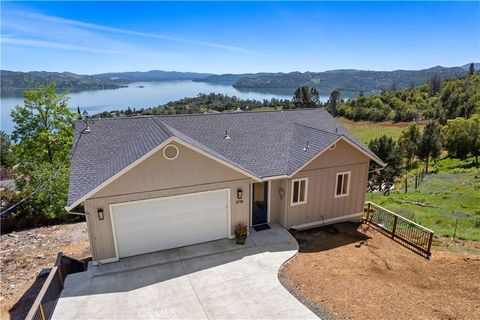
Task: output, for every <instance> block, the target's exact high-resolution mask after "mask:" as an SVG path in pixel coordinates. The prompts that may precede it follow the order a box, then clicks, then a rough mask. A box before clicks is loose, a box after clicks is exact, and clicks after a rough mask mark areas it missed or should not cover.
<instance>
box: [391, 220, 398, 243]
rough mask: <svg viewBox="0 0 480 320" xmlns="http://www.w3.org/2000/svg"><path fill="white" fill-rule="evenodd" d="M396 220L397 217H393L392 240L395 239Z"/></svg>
mask: <svg viewBox="0 0 480 320" xmlns="http://www.w3.org/2000/svg"><path fill="white" fill-rule="evenodd" d="M397 220H398V217H397V216H394V217H393V228H392V239H393V238H395V231H397Z"/></svg>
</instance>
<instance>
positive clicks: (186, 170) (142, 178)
mask: <svg viewBox="0 0 480 320" xmlns="http://www.w3.org/2000/svg"><path fill="white" fill-rule="evenodd" d="M171 144H173V145H175V146H176V147H177V148H178V151H179V152H178V156H177V157H176V158H175V159H174V160H168V159H166V158H165V157H164V155H163V150H164V148H162V149H160V150H158V151H157V152H155V153H154V154H153V155H151V156H150V157H148V158H147V159H145V160H144V161H142V162H141V163H139V164H138V165H136V166H135V167H134V168H132V169H130V170H129V171H127V172H125V173H124V174H123V175H122V176H120V177H119V178H117V179H116V180H114V181H113V182H112V183H110V184H108V185H107V186H105V187H104V188H103V189H101V190H99V191H98V192H96V193H95V194H93V195H92V196H91V198H99V197H107V196H116V195H122V194H129V193H138V192H147V191H154V190H164V189H173V188H180V187H186V186H193V185H201V184H208V183H217V182H224V181H231V180H239V179H245V178H248V177H247V176H246V175H244V174H242V173H240V172H238V171H236V170H234V169H232V168H230V167H228V166H226V165H224V164H221V163H220V162H218V161H216V160H214V159H211V158H209V157H207V156H205V155H202V154H200V153H199V152H197V151H195V150H192V149H191V148H189V147H187V146H184V145H182V144H179V143H176V142H173V143H171Z"/></svg>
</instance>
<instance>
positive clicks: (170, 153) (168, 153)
mask: <svg viewBox="0 0 480 320" xmlns="http://www.w3.org/2000/svg"><path fill="white" fill-rule="evenodd" d="M163 156H164V157H165V159H168V160H173V159H175V158H176V157H178V148H177V146H175V145H173V144H169V145H168V146H166V147H165V148H163Z"/></svg>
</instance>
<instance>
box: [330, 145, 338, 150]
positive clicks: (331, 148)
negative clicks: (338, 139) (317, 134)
mask: <svg viewBox="0 0 480 320" xmlns="http://www.w3.org/2000/svg"><path fill="white" fill-rule="evenodd" d="M336 147H337V144H336V143H334V144H332V145H331V146H330V148H328V149H330V150H335V148H336Z"/></svg>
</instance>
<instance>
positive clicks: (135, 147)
mask: <svg viewBox="0 0 480 320" xmlns="http://www.w3.org/2000/svg"><path fill="white" fill-rule="evenodd" d="M152 122H154V123H155V121H154V120H153V119H152ZM150 129H152V126H151V125H145V126H144V127H143V128H141V129H140V130H138V131H136V132H135V133H134V134H132V135H131V138H130V139H129V140H128V143H126V144H125V145H124V146H122V147H120V148H118V149H117V150H116V152H115V154H112V156H111V158H110V161H109V162H108V163H106V164H105V165H104V167H105V168H106V169H107V170H111V169H112V167H113V165H114V164H115V163H116V162H118V161H119V158H122V157H124V155H125V154H128V153H126V152H125V150H128V149H133V150H138V144H137V143H136V141H137V140H138V139H140V138H141V136H142V135H143V134H144V133H145V132H148V131H149V130H150ZM147 138H148V139H149V140H150V141H154V140H155V137H154V136H153V135H147ZM147 152H148V150H147ZM104 172H105V171H104ZM99 178H100V179H101V178H102V177H100V176H97V179H99ZM96 182H97V181H96Z"/></svg>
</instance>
